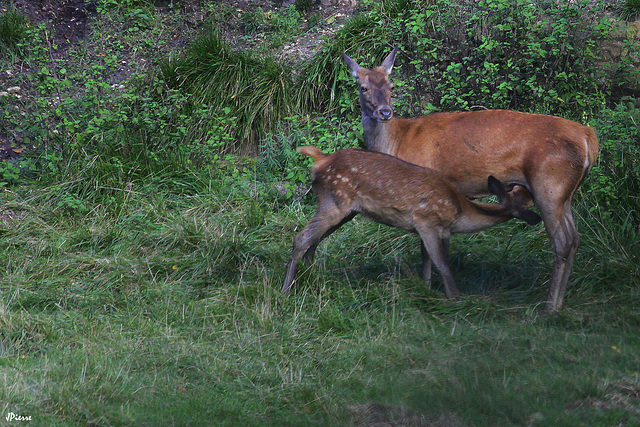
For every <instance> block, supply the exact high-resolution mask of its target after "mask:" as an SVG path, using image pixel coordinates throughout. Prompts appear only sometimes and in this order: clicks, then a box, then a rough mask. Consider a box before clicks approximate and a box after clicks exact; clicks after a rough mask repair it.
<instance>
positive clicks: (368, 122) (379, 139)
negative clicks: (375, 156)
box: [362, 114, 395, 155]
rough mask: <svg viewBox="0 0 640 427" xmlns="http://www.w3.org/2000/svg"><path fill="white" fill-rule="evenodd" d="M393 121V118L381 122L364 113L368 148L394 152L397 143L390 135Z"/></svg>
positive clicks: (363, 128) (365, 136) (363, 121)
mask: <svg viewBox="0 0 640 427" xmlns="http://www.w3.org/2000/svg"><path fill="white" fill-rule="evenodd" d="M392 121H393V118H392V119H391V120H389V121H387V122H381V121H378V120H376V119H374V118H373V117H370V116H367V115H365V114H363V115H362V130H363V131H364V142H365V143H366V144H367V149H368V150H372V151H379V152H381V153H386V154H391V155H393V154H394V151H395V143H394V141H393V139H392V138H391V137H390V136H391V132H390V130H391V122H392Z"/></svg>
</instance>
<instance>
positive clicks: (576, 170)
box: [343, 48, 598, 311]
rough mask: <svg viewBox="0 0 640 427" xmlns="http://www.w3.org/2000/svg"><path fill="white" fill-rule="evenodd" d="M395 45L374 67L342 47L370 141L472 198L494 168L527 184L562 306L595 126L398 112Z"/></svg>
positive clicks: (553, 296) (480, 114) (503, 115)
mask: <svg viewBox="0 0 640 427" xmlns="http://www.w3.org/2000/svg"><path fill="white" fill-rule="evenodd" d="M396 51H397V48H394V49H393V51H392V52H391V53H390V54H389V55H388V56H387V57H386V58H385V60H384V61H383V62H382V65H380V66H379V67H377V68H374V69H372V70H370V69H367V68H364V67H361V66H360V65H358V63H356V62H355V61H354V60H353V59H351V58H349V57H348V56H347V55H346V54H344V53H343V57H344V60H345V62H346V63H347V66H348V67H349V70H350V71H351V73H352V74H353V76H354V77H355V78H356V80H357V82H358V84H359V85H360V103H361V107H362V125H363V128H364V139H365V142H366V144H367V148H369V149H370V150H376V151H380V152H383V153H387V154H391V155H393V156H397V157H399V158H401V159H404V160H407V161H410V162H412V163H415V164H418V165H420V166H427V167H430V168H433V169H436V170H437V171H439V172H440V173H441V174H442V175H443V176H444V177H445V178H446V179H447V180H448V181H449V182H450V183H451V184H453V185H454V186H455V187H456V188H457V189H458V190H459V191H460V192H461V193H462V194H464V195H465V196H467V197H469V198H475V197H481V196H485V195H487V194H488V188H487V179H486V177H487V176H489V175H493V176H495V177H496V178H497V179H498V180H500V181H501V182H504V183H507V184H509V185H511V184H518V185H522V186H524V187H526V188H527V189H528V190H529V191H530V192H531V193H532V194H533V199H534V201H535V203H536V204H537V205H538V207H539V208H540V213H541V215H542V220H543V221H544V226H545V228H546V230H547V233H548V234H549V238H550V240H551V246H552V248H553V271H552V273H551V282H550V285H549V293H548V296H547V300H546V307H545V309H546V311H555V310H558V309H560V308H561V306H562V299H563V297H564V293H565V290H566V286H567V281H568V279H569V274H570V272H571V268H572V266H573V261H574V258H575V255H576V250H577V249H578V245H579V243H580V236H579V234H578V231H577V230H576V226H575V223H574V220H573V215H572V212H571V201H572V198H573V195H574V194H575V192H576V190H577V189H578V187H579V186H580V184H581V183H582V182H583V181H584V179H585V176H586V174H587V172H588V171H589V169H591V167H592V166H593V164H594V162H595V161H596V158H597V156H598V138H597V136H596V133H595V131H594V130H593V129H592V128H590V127H587V126H582V125H581V124H579V123H576V122H573V121H570V120H566V119H563V118H560V117H555V116H548V115H542V114H528V113H521V112H517V111H508V110H483V111H471V112H454V113H434V114H428V115H425V116H420V117H415V118H410V119H401V118H396V117H394V115H393V110H392V109H391V90H392V88H393V84H392V83H391V82H390V80H389V74H390V73H391V70H392V68H393V64H394V62H395V57H396ZM445 244H446V243H445ZM426 274H427V275H429V274H430V269H429V271H427V272H426Z"/></svg>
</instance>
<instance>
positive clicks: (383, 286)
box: [0, 176, 640, 426]
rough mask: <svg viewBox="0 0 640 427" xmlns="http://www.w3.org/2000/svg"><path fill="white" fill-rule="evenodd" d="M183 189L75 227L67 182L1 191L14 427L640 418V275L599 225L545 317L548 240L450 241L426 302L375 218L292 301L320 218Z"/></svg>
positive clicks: (9, 404)
mask: <svg viewBox="0 0 640 427" xmlns="http://www.w3.org/2000/svg"><path fill="white" fill-rule="evenodd" d="M200 178H202V177H200ZM211 178H212V181H215V180H216V179H222V178H220V177H211ZM182 179H183V180H184V181H185V182H184V184H185V186H186V185H187V184H188V182H189V181H191V182H194V181H197V180H196V179H195V177H193V178H190V177H188V176H185V177H183V178H182ZM201 182H205V181H204V180H203V181H201ZM179 183H180V182H179V180H178V179H174V180H172V182H171V185H161V184H156V185H155V186H149V187H146V188H139V189H138V188H135V187H134V188H133V189H131V190H130V191H128V192H127V190H126V189H125V190H123V191H122V192H123V193H126V194H124V195H123V197H122V198H121V203H120V204H119V205H118V206H104V205H99V204H96V205H94V206H86V213H85V214H77V213H76V214H75V215H71V214H69V212H65V211H64V210H62V209H61V208H60V207H58V200H57V196H58V193H59V188H38V187H32V188H24V187H23V188H19V189H14V190H5V191H4V192H3V193H2V194H1V197H2V200H1V203H0V220H1V221H2V229H1V232H2V238H1V240H0V250H1V251H2V259H3V261H4V262H3V265H2V267H1V274H2V279H1V280H0V292H1V293H2V296H3V298H2V305H1V306H0V314H1V316H0V322H2V323H1V326H2V330H3V339H2V344H1V347H0V351H1V354H0V355H1V359H0V372H1V375H0V381H2V384H1V386H0V402H2V408H1V409H2V413H3V417H6V416H7V414H9V413H15V414H18V415H23V416H30V417H32V420H33V421H32V423H33V424H34V425H86V424H92V425H122V424H141V425H158V424H163V425H167V424H175V425H202V424H210V425H241V424H245V425H264V424H270V425H344V424H350V423H351V424H355V425H369V424H371V423H374V422H391V421H394V420H395V421H396V422H399V423H405V425H407V424H411V423H416V424H421V423H422V425H585V426H586V425H625V424H626V425H633V424H636V423H638V422H640V413H639V410H638V408H639V405H638V403H639V397H638V394H639V393H640V377H639V373H638V370H639V369H640V352H639V351H638V349H639V348H640V335H638V333H637V331H638V327H639V326H640V290H639V288H638V281H637V270H636V271H635V272H633V271H624V270H621V266H624V265H627V266H628V265H629V262H628V260H625V259H624V258H625V257H626V256H629V255H630V254H629V253H628V252H625V248H626V242H624V241H622V240H621V239H624V236H621V235H613V234H610V233H607V231H606V229H603V228H601V227H600V226H599V224H598V222H597V219H596V218H592V217H588V218H584V217H582V218H580V221H579V228H580V229H581V230H582V231H583V245H582V247H581V249H580V251H579V255H578V259H577V262H576V269H575V273H574V275H573V276H572V280H571V284H570V288H569V292H568V294H567V298H566V308H565V310H563V311H562V312H561V313H560V314H557V315H553V316H548V317H540V316H539V314H538V312H539V306H538V304H539V303H540V302H541V301H542V300H543V298H544V296H545V292H546V284H547V281H548V277H549V273H550V271H549V270H550V255H551V254H550V250H549V248H548V247H547V246H548V242H547V239H546V236H545V233H544V231H543V229H542V227H541V226H536V227H526V226H525V225H521V224H517V223H515V222H512V223H509V224H506V225H503V226H501V227H499V228H494V229H492V230H488V231H487V232H485V233H481V234H478V235H474V236H471V237H464V238H457V239H455V240H454V241H453V242H452V255H451V260H452V264H453V266H454V273H455V274H456V277H457V279H458V282H459V284H460V287H461V289H462V291H463V292H464V293H465V294H466V295H465V299H464V301H463V302H461V303H458V304H454V303H450V302H448V301H446V300H444V298H443V297H442V295H441V293H440V291H441V289H439V286H437V287H438V289H436V290H433V291H431V290H426V289H425V288H424V285H423V284H422V282H421V280H420V278H419V277H418V275H417V270H418V266H419V251H417V246H418V240H417V237H415V236H412V235H406V234H404V233H402V232H400V231H396V230H393V229H390V228H387V227H383V226H378V225H376V224H373V223H369V222H365V221H363V220H355V221H353V223H352V224H349V225H348V226H346V227H344V231H340V232H338V233H336V234H335V235H334V236H332V237H331V238H329V239H328V240H327V242H326V243H323V245H322V246H321V248H320V250H319V253H318V255H317V262H316V264H315V265H314V266H313V267H312V268H311V269H310V270H309V271H306V272H305V273H304V274H303V277H302V279H301V280H300V281H299V282H298V283H296V285H295V290H294V291H293V293H292V295H290V296H283V295H282V294H281V293H280V286H281V281H282V279H283V276H284V267H285V264H286V261H287V258H288V256H289V251H290V244H291V239H292V237H293V234H294V232H295V230H296V228H299V227H301V226H302V225H304V223H305V221H306V219H308V218H310V216H311V213H312V209H313V203H312V202H310V201H309V200H303V202H302V203H300V202H293V203H291V202H289V203H283V202H282V201H281V200H280V199H279V198H278V197H277V195H276V196H274V195H273V193H269V192H263V193H264V194H259V193H256V192H255V191H253V190H250V188H251V187H254V188H256V187H255V186H252V185H250V184H251V183H250V182H249V181H245V182H235V183H231V182H230V183H229V184H230V185H231V184H233V185H232V186H220V188H218V189H217V190H212V191H196V192H193V193H191V194H185V193H183V192H182V191H181V188H180V185H179ZM254 184H255V185H256V186H257V185H260V183H254ZM96 191H114V190H101V189H96ZM636 250H637V244H636ZM636 254H637V252H636ZM610 282H614V283H615V286H612V283H610ZM436 283H437V284H439V281H436ZM3 422H4V421H3Z"/></svg>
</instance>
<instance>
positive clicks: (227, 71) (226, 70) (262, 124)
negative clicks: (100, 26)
mask: <svg viewBox="0 0 640 427" xmlns="http://www.w3.org/2000/svg"><path fill="white" fill-rule="evenodd" d="M161 69H162V72H163V75H164V78H165V80H166V82H167V83H168V84H169V85H170V87H172V88H175V89H178V88H179V89H180V90H185V91H188V92H189V93H191V95H192V96H193V97H194V98H196V99H198V101H199V102H204V103H206V104H207V105H209V106H210V108H211V109H212V111H214V112H216V111H217V112H219V111H222V110H223V109H224V108H228V109H229V110H230V114H231V115H232V116H233V117H235V119H236V127H235V130H234V138H235V139H236V140H238V141H239V143H238V145H239V146H238V147H235V148H236V149H239V150H240V151H244V152H256V151H257V141H258V138H259V136H261V135H263V134H264V133H265V132H266V131H267V130H269V129H272V127H273V125H274V124H275V123H277V122H279V121H280V120H282V119H283V118H284V117H287V116H288V115H290V114H291V80H290V77H289V76H290V71H289V70H288V69H287V68H286V67H285V66H284V65H282V64H280V63H278V62H277V61H276V60H275V59H273V58H269V57H267V58H259V57H257V56H256V55H255V54H252V53H250V52H244V51H235V50H233V49H232V48H231V47H230V46H229V45H228V44H227V43H226V42H225V41H224V40H223V38H222V36H221V35H220V34H219V32H218V30H217V29H216V28H215V27H213V26H210V27H209V28H208V29H207V30H206V31H205V32H204V33H203V34H202V35H201V36H200V37H199V38H198V39H197V40H196V41H195V42H193V43H192V44H191V45H190V47H189V49H188V50H187V52H186V54H185V55H184V56H183V57H182V58H179V59H176V60H169V61H167V62H165V63H164V64H162V65H161Z"/></svg>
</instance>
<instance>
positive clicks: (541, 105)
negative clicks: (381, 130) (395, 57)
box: [395, 0, 610, 120]
mask: <svg viewBox="0 0 640 427" xmlns="http://www.w3.org/2000/svg"><path fill="white" fill-rule="evenodd" d="M411 3H412V4H411V8H410V9H408V10H406V11H404V12H403V14H402V15H401V16H399V17H398V18H397V19H396V23H395V25H399V26H400V27H399V31H401V33H402V39H401V40H398V41H399V42H401V45H402V50H403V51H405V52H406V56H407V57H409V61H408V64H407V63H406V62H405V61H403V60H402V57H401V59H400V65H401V66H402V68H403V70H402V71H403V73H404V75H403V77H404V78H406V80H407V83H408V84H409V85H410V86H411V87H414V88H415V92H416V95H415V96H413V97H412V99H409V100H408V102H405V103H404V105H402V107H403V108H404V109H405V110H406V111H408V112H411V113H414V114H415V113H418V112H420V111H416V106H419V107H420V108H422V109H425V110H429V109H433V108H435V109H439V110H460V109H462V110H467V109H471V108H476V107H482V108H509V109H517V110H521V111H531V112H543V113H552V114H557V115H561V116H565V117H573V118H576V119H580V120H582V119H584V117H583V115H585V114H586V115H588V116H591V115H592V114H593V112H594V111H597V110H598V109H600V108H601V107H602V106H603V103H604V92H605V91H606V90H607V87H606V85H603V84H602V83H601V82H602V81H603V79H604V78H605V76H604V75H603V74H602V73H601V71H600V70H601V67H599V66H597V65H596V61H597V59H598V53H599V51H598V49H599V42H600V41H601V40H603V38H604V37H605V36H607V35H608V31H609V29H610V25H609V24H608V21H607V19H606V18H603V17H601V15H600V13H599V12H601V11H598V10H597V9H596V8H592V7H591V6H590V5H589V2H587V1H581V2H576V3H571V4H565V3H561V4H558V3H557V2H550V1H546V0H539V1H535V2H530V1H525V0H516V1H510V0H509V1H507V0H482V1H478V2H458V1H456V0H439V1H436V2H433V3H431V4H430V5H428V6H426V7H424V5H423V3H422V2H411ZM594 23H595V24H594ZM403 62H404V63H403ZM430 104H432V105H433V107H429V105H430Z"/></svg>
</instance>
